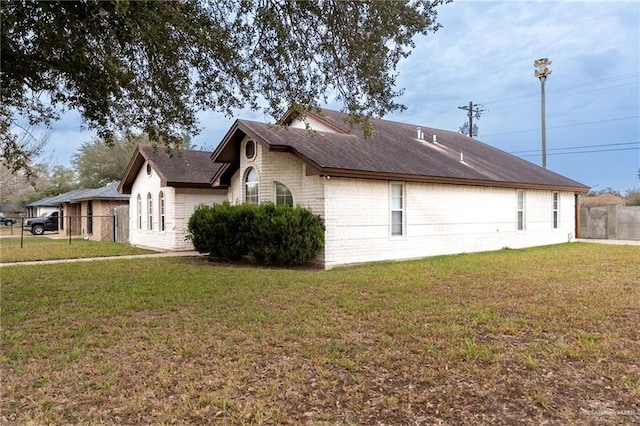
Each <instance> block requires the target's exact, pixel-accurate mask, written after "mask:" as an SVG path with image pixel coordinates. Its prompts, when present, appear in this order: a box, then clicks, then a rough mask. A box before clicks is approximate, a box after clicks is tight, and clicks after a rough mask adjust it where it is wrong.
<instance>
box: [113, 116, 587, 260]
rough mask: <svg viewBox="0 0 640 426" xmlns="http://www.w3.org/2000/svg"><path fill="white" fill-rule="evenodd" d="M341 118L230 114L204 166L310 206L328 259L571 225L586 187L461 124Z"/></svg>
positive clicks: (238, 192) (246, 197) (490, 244)
mask: <svg viewBox="0 0 640 426" xmlns="http://www.w3.org/2000/svg"><path fill="white" fill-rule="evenodd" d="M346 119H347V116H346V115H345V114H343V113H339V112H335V111H329V110H321V111H320V112H317V113H309V114H307V116H306V117H305V118H304V119H301V118H300V117H298V116H296V114H294V113H292V112H289V113H287V115H285V117H284V118H283V120H282V122H281V123H280V124H281V125H269V124H264V123H258V122H252V121H246V120H237V121H236V122H235V123H234V124H233V125H232V127H231V128H230V130H229V131H228V132H227V134H226V135H225V137H224V139H223V140H222V142H221V143H220V145H219V146H218V148H217V149H216V150H215V151H214V153H213V154H212V156H211V159H212V161H213V162H215V163H224V165H223V166H222V167H219V166H217V165H216V166H213V168H215V169H216V172H215V173H213V174H211V179H210V182H211V184H212V185H213V186H215V187H218V188H221V191H222V189H223V188H227V187H228V200H229V201H231V202H232V203H236V204H237V203H243V202H250V203H261V202H266V201H271V202H274V203H276V204H289V205H303V206H307V207H310V208H311V209H312V210H313V212H314V213H316V214H318V215H320V216H321V217H322V218H323V219H324V223H325V227H326V233H325V240H326V242H325V247H324V249H323V251H322V253H321V254H320V256H319V257H318V261H319V262H320V264H321V265H322V266H324V267H325V268H331V267H334V266H337V265H344V264H351V263H360V262H370V261H381V260H399V259H410V258H420V257H426V256H433V255H442V254H453V253H463V252H476V251H486V250H498V249H501V248H504V247H510V248H522V247H530V246H538V245H545V244H554V243H561V242H567V241H570V240H572V238H573V237H574V236H576V235H577V230H578V229H579V225H578V224H577V223H576V217H579V216H578V215H577V205H576V204H577V198H578V196H579V194H581V193H586V192H587V191H588V190H589V188H588V187H587V186H585V185H582V184H580V183H578V182H575V181H573V180H571V179H568V178H566V177H563V176H561V175H559V174H557V173H554V172H552V171H550V170H547V169H544V168H541V167H539V166H536V165H534V164H532V163H529V162H527V161H525V160H522V159H520V158H517V157H514V156H512V155H510V154H507V153H505V152H503V151H500V150H498V149H496V148H493V147H491V146H489V145H486V144H484V143H481V142H479V141H477V140H474V139H471V138H469V137H467V136H465V135H462V134H460V133H456V132H451V131H445V130H437V129H432V128H427V127H416V126H415V125H410V124H403V123H396V122H391V121H386V120H378V119H373V120H371V126H372V130H373V133H372V135H370V136H369V137H364V136H363V134H362V131H361V129H360V128H359V127H355V128H352V127H350V126H349V125H348V124H346V121H345V120H346ZM285 127H286V128H285ZM135 161H137V163H136V164H137V166H136V167H131V166H130V169H131V170H130V171H128V173H132V175H133V176H135V182H134V180H133V177H130V178H128V179H129V182H128V183H127V184H125V185H124V187H125V189H129V188H132V187H133V188H132V189H131V191H130V192H131V193H132V194H133V196H137V197H141V200H142V201H138V205H142V206H144V205H145V199H146V196H145V194H147V192H148V193H149V194H152V196H153V197H155V196H156V195H155V194H156V192H154V191H157V189H158V188H157V187H158V184H156V183H153V184H151V183H146V182H151V180H152V179H153V177H154V175H153V173H154V172H153V167H152V170H151V171H149V169H147V173H146V175H145V173H144V170H145V169H144V164H146V163H145V160H144V159H143V158H140V159H139V160H135ZM212 165H213V163H212ZM140 170H142V171H143V172H142V173H139V171H140ZM202 172H203V173H205V171H204V170H202ZM145 179H146V180H145ZM161 186H162V185H161ZM151 188H153V190H152V189H151ZM222 193H223V192H220V198H225V197H221V195H222ZM152 199H153V200H155V198H152ZM132 200H133V198H132ZM139 200H140V198H139ZM203 202H206V201H204V200H203ZM194 204H197V201H195V200H194V201H192V202H191V203H190V206H191V205H194ZM132 205H134V206H135V202H133V201H132ZM167 205H168V206H169V205H171V204H170V203H168V204H167ZM168 210H169V211H170V210H171V208H169V209H168ZM145 220H146V219H145V215H144V214H143V215H142V216H141V217H140V218H139V219H138V221H139V224H138V225H136V227H137V228H142V231H141V232H145V231H144V229H145V226H146V225H145ZM134 225H135V224H134ZM149 232H150V231H149ZM149 243H151V241H149ZM150 245H152V244H150Z"/></svg>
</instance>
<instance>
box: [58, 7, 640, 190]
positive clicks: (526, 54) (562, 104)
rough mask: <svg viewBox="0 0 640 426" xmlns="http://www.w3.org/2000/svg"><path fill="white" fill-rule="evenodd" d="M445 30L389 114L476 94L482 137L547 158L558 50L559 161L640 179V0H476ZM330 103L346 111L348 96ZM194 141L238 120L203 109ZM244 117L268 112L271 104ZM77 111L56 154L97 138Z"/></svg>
mask: <svg viewBox="0 0 640 426" xmlns="http://www.w3.org/2000/svg"><path fill="white" fill-rule="evenodd" d="M438 21H439V22H440V23H441V24H442V25H443V28H441V29H440V30H438V31H437V32H436V33H431V34H429V35H427V36H425V37H420V38H417V39H416V40H415V42H416V48H415V49H414V51H413V53H412V55H411V56H410V57H409V58H407V59H405V60H404V61H403V62H401V63H400V65H399V67H398V70H397V71H398V73H399V76H398V80H397V81H398V87H401V88H404V89H405V92H404V94H403V95H402V96H401V97H400V99H399V101H400V102H401V103H403V104H405V105H406V106H407V107H408V109H407V110H406V111H403V112H401V113H392V114H389V115H387V116H386V117H384V118H386V119H390V120H394V121H401V122H406V123H413V124H416V125H420V126H425V127H434V128H440V129H447V130H454V131H457V130H458V129H459V128H460V127H461V126H462V125H463V123H464V122H465V121H466V120H467V117H466V111H463V110H460V109H458V107H460V106H466V105H468V103H469V101H473V102H474V103H476V104H479V105H480V107H479V108H480V109H483V110H484V112H483V113H482V115H481V117H480V118H479V119H477V120H476V119H474V123H476V124H477V125H478V128H479V132H478V136H477V137H476V139H478V140H480V141H482V142H484V143H487V144H489V145H492V146H495V147H497V148H499V149H502V150H504V151H506V152H510V153H514V155H518V156H521V157H522V158H524V159H526V160H528V161H531V162H532V163H535V164H541V155H540V149H541V136H540V81H539V80H538V79H537V78H536V77H535V76H534V66H533V62H534V60H536V59H538V58H543V57H548V58H549V59H550V60H551V61H553V62H552V64H551V66H550V67H549V68H550V69H551V70H552V74H551V75H550V76H549V78H548V80H547V82H546V85H545V91H546V127H547V168H548V169H550V170H553V171H555V172H557V173H560V174H562V175H565V176H567V177H569V178H572V179H574V180H577V181H578V182H581V183H584V184H585V185H588V186H591V187H593V188H594V189H596V190H598V189H604V188H607V187H612V188H614V189H616V190H618V191H620V192H623V193H624V192H625V191H627V190H629V189H633V188H640V180H639V179H638V176H637V173H638V169H639V168H640V2H637V1H606V0H605V1H603V0H601V1H513V0H511V1H477V0H476V1H464V0H462V1H461V0H458V1H455V2H453V3H450V4H447V5H444V6H442V7H441V8H440V9H439V13H438ZM327 107H329V108H333V109H340V105H338V104H330V105H328V106H327ZM199 117H200V120H201V122H200V125H201V127H202V128H203V130H202V132H201V134H200V135H198V136H196V137H195V138H194V143H195V144H196V145H197V146H199V147H202V148H204V149H209V150H211V149H214V148H215V146H217V144H218V142H220V140H221V139H222V137H223V136H224V134H225V133H226V131H227V130H228V129H229V127H230V126H231V124H232V122H233V120H232V119H228V118H225V117H223V116H222V115H220V114H216V113H212V112H203V113H201V114H200V115H199ZM237 118H245V119H251V120H257V121H266V120H267V118H265V116H264V115H263V114H262V113H256V112H251V111H240V112H239V115H238V117H237ZM80 127H81V121H80V118H79V116H78V114H77V113H74V112H69V113H67V114H65V116H64V117H63V119H62V120H61V121H59V122H58V123H56V124H55V126H54V128H53V132H52V135H51V141H50V143H49V145H48V150H49V151H48V157H49V158H52V159H53V161H54V162H55V163H59V164H64V165H68V164H69V159H70V157H71V155H73V154H74V153H75V152H76V150H77V149H78V148H79V147H80V145H81V144H82V143H83V142H85V141H90V140H91V139H92V138H93V134H92V133H91V132H86V131H82V130H81V128H80Z"/></svg>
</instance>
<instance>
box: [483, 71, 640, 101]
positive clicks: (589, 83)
mask: <svg viewBox="0 0 640 426" xmlns="http://www.w3.org/2000/svg"><path fill="white" fill-rule="evenodd" d="M638 76H640V73H637V72H636V73H631V74H623V75H618V76H613V77H608V78H602V79H599V80H592V81H587V82H583V83H578V84H573V85H571V86H564V87H559V88H556V89H554V90H553V93H557V92H561V91H564V90H570V89H575V88H581V87H586V86H595V85H598V84H603V83H612V82H615V81H618V80H624V79H628V78H633V77H638ZM638 83H639V81H634V82H630V83H625V84H624V85H625V86H626V85H631V84H638ZM613 87H618V86H613ZM529 98H537V94H531V95H521V96H514V97H511V98H505V99H499V100H496V101H488V102H483V105H490V104H497V103H503V102H508V101H513V100H518V99H529ZM516 105H519V104H516ZM497 108H505V107H495V108H494V109H497Z"/></svg>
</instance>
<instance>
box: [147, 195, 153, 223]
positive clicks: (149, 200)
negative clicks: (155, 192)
mask: <svg viewBox="0 0 640 426" xmlns="http://www.w3.org/2000/svg"><path fill="white" fill-rule="evenodd" d="M147 217H148V219H147V229H148V230H149V231H152V230H153V198H151V193H150V192H149V193H148V194H147Z"/></svg>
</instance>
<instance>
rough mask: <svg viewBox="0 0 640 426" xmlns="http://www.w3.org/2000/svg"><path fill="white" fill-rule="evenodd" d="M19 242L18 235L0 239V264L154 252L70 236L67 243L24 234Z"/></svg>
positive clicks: (65, 240)
mask: <svg viewBox="0 0 640 426" xmlns="http://www.w3.org/2000/svg"><path fill="white" fill-rule="evenodd" d="M14 232H17V233H18V234H17V235H20V234H19V232H20V231H19V230H17V231H16V230H15V229H14ZM20 245H21V241H20V238H19V237H17V238H0V263H11V262H26V261H35V260H55V259H79V258H83V257H105V256H123V255H128V254H147V253H155V252H153V251H149V250H143V249H139V248H135V247H132V246H130V245H127V244H123V243H117V242H110V241H89V240H84V239H82V238H73V239H72V240H71V244H69V240H68V239H66V238H57V239H51V238H48V237H47V236H37V237H36V236H32V235H31V234H28V236H27V234H25V237H24V240H23V241H22V247H20Z"/></svg>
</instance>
